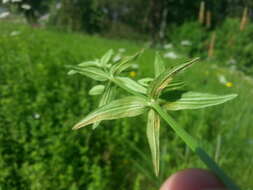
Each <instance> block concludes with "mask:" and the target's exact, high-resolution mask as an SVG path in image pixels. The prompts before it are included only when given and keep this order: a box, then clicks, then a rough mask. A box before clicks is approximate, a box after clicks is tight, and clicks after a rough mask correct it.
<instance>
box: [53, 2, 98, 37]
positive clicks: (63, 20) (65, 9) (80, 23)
mask: <svg viewBox="0 0 253 190" xmlns="http://www.w3.org/2000/svg"><path fill="white" fill-rule="evenodd" d="M97 6H98V5H97V1H96V0H85V1H83V0H62V6H61V9H60V11H59V13H58V14H57V16H56V17H57V18H56V23H57V24H58V25H59V26H61V27H67V28H68V30H75V31H78V30H85V31H87V32H89V33H92V32H98V31H100V29H101V27H100V24H101V18H102V16H103V15H102V11H101V10H98V9H97Z"/></svg>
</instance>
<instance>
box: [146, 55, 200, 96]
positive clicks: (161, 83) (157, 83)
mask: <svg viewBox="0 0 253 190" xmlns="http://www.w3.org/2000/svg"><path fill="white" fill-rule="evenodd" d="M197 59H198V58H197ZM197 59H194V60H192V61H189V62H187V63H184V64H182V65H179V66H177V67H174V68H172V69H169V70H167V71H165V72H163V73H162V74H160V75H159V76H158V77H157V78H155V79H154V80H153V82H152V83H151V84H150V86H149V88H148V95H149V96H150V97H152V98H155V99H156V98H158V97H159V95H160V93H161V91H162V90H163V89H164V88H166V87H167V85H168V84H169V83H170V82H171V81H172V80H173V77H174V76H175V75H176V74H177V73H178V72H180V71H182V70H184V69H186V68H188V67H190V66H191V65H192V64H193V63H194V62H195V61H196V60H197Z"/></svg>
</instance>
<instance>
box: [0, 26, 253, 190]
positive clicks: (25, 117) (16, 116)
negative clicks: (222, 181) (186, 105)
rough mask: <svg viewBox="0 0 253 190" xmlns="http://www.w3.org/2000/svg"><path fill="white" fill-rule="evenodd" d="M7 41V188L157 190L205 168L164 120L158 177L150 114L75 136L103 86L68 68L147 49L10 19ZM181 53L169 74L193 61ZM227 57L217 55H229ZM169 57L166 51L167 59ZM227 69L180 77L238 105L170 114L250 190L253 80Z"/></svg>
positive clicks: (1, 101)
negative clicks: (182, 172)
mask: <svg viewBox="0 0 253 190" xmlns="http://www.w3.org/2000/svg"><path fill="white" fill-rule="evenodd" d="M13 32H16V33H13ZM224 33H225V32H224ZM0 44H1V47H0V63H1V67H0V92H1V93H0V120H1V122H0V144H1V146H0V155H1V157H0V170H1V173H0V189H1V190H6V189H14V190H15V189H16V190H18V189H31V190H37V189H40V190H41V189H59V190H61V189H62V190H63V189H71V190H75V189H88V190H93V189H94V190H95V189H105V190H110V189H122V190H123V189H134V190H141V189H150V190H153V189H157V188H158V187H159V185H160V184H161V183H162V182H163V180H164V179H165V178H166V177H167V176H168V175H170V174H171V173H173V172H175V171H177V170H179V169H183V168H187V167H205V166H204V165H203V164H202V163H201V161H199V159H198V157H197V156H196V155H195V154H194V153H193V152H191V151H190V150H189V149H188V147H187V146H186V145H185V144H184V142H182V141H181V139H180V138H178V137H177V136H176V135H175V134H174V132H173V131H172V130H171V129H170V128H169V127H168V126H167V125H166V124H165V123H163V122H162V123H161V133H160V140H161V144H162V145H163V146H162V147H161V156H160V157H161V167H160V168H161V171H160V173H161V175H160V176H159V177H158V178H156V177H155V175H154V174H153V169H152V161H151V157H150V155H149V150H148V146H147V144H148V142H147V140H146V137H145V135H143V134H145V132H146V129H145V127H143V126H145V122H146V117H145V116H144V117H141V119H140V118H131V119H123V120H121V121H109V122H103V123H101V126H100V127H99V128H97V129H96V131H95V132H94V131H93V130H92V129H86V130H80V131H77V132H75V131H71V127H72V125H73V124H74V123H75V122H76V121H78V120H79V119H80V117H82V116H83V115H84V114H86V113H88V112H89V111H90V110H92V109H94V108H95V107H97V103H96V102H97V101H98V99H97V97H90V96H88V92H89V90H90V88H91V87H92V86H94V85H96V84H97V83H96V82H94V81H92V80H90V79H87V78H84V77H82V76H77V77H66V73H67V71H68V69H67V68H65V66H67V65H77V64H79V63H81V62H83V61H87V60H91V59H94V58H96V57H100V56H101V55H103V54H104V53H105V52H106V50H107V49H110V48H111V49H114V51H115V52H117V53H118V54H119V55H121V54H125V55H131V54H133V53H134V52H136V51H138V50H140V49H141V48H143V44H141V43H138V44H137V43H133V42H129V41H126V40H121V41H115V40H108V39H104V38H100V37H96V36H86V35H80V34H66V33H62V32H59V31H58V32H55V31H49V30H43V29H34V28H30V27H27V26H23V25H20V26H19V25H18V24H15V25H12V24H7V23H4V22H1V31H0ZM175 44H176V42H175ZM178 46H179V45H178ZM98 47H99V48H98ZM218 47H220V46H218ZM119 48H125V49H126V52H122V50H120V51H121V52H120V51H119ZM172 50H173V51H175V52H179V53H180V55H181V56H180V57H179V58H177V59H168V58H164V61H165V64H166V67H167V68H169V67H171V66H173V65H177V64H178V63H182V62H185V61H186V60H189V58H188V54H187V52H188V51H187V52H184V50H182V51H181V50H180V49H179V48H178V47H177V46H176V45H175V47H174V48H172ZM223 50H224V48H220V49H218V51H219V52H220V55H221V52H222V51H223ZM166 51H167V50H162V49H161V50H160V53H161V55H164V53H166ZM154 52H155V51H154V50H153V49H147V50H146V51H145V52H144V53H143V55H142V56H141V57H140V58H139V59H138V62H137V63H138V65H139V69H137V68H132V70H130V71H129V72H126V73H125V75H126V76H131V77H133V78H134V79H139V78H144V77H147V76H152V74H153V73H152V70H153V69H152V68H153V65H152V60H153V59H154V56H155V53H154ZM224 54H226V52H224ZM247 58H248V57H245V59H247ZM223 65H224V62H223V61H221V60H219V61H218V59H209V60H205V59H204V57H203V58H202V60H201V61H200V63H198V64H196V65H195V66H193V67H192V68H191V69H190V70H188V71H187V72H185V75H183V76H180V77H179V79H180V78H181V79H184V80H186V81H188V82H187V86H188V87H189V88H190V89H196V90H197V91H201V92H205V91H207V92H210V93H215V94H220V95H223V94H230V93H236V94H238V98H236V99H235V100H233V101H231V102H228V103H226V104H224V105H219V106H217V107H214V108H206V109H202V110H200V111H194V110H192V111H178V112H172V113H171V116H172V117H174V118H175V119H176V120H177V121H178V123H180V124H181V126H183V127H184V129H185V130H186V131H187V132H188V133H190V134H191V135H192V136H194V138H197V139H199V140H200V142H202V143H203V146H204V148H205V149H206V150H207V152H208V153H209V154H210V155H212V157H213V158H214V159H215V160H216V161H217V162H218V163H219V165H221V167H222V168H223V169H224V170H225V171H226V173H228V174H229V175H230V176H231V177H232V178H233V179H234V180H235V181H236V183H238V184H239V186H240V187H241V188H242V189H245V190H250V189H252V187H253V183H252V180H251V173H252V172H253V167H252V166H253V160H252V157H253V151H252V150H253V142H252V135H253V129H252V127H251V124H252V117H251V115H252V112H253V106H252V103H253V102H252V94H253V91H252V90H251V89H252V87H253V81H252V79H251V78H250V77H247V76H246V75H244V74H243V73H242V72H239V71H236V70H231V69H229V68H227V67H225V66H224V67H223ZM133 73H134V74H133ZM200 73H201V74H200ZM119 96H121V94H119ZM242 174H243V175H242Z"/></svg>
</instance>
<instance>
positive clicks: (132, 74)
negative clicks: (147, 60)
mask: <svg viewBox="0 0 253 190" xmlns="http://www.w3.org/2000/svg"><path fill="white" fill-rule="evenodd" d="M136 75H137V73H136V72H135V71H131V72H130V73H129V76H130V77H132V78H134V77H136Z"/></svg>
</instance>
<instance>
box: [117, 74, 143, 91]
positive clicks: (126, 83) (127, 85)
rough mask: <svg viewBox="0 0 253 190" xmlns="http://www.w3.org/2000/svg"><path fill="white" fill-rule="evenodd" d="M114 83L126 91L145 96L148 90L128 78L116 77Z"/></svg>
mask: <svg viewBox="0 0 253 190" xmlns="http://www.w3.org/2000/svg"><path fill="white" fill-rule="evenodd" d="M114 82H115V83H116V84H117V85H119V86H120V87H122V88H124V89H128V90H130V91H133V92H137V93H142V94H145V93H146V92H147V89H146V88H145V87H143V86H142V85H140V84H139V83H137V82H135V81H134V80H132V79H130V78H128V77H115V78H114Z"/></svg>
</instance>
